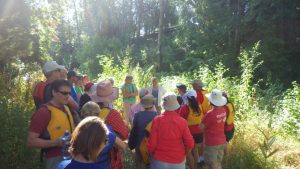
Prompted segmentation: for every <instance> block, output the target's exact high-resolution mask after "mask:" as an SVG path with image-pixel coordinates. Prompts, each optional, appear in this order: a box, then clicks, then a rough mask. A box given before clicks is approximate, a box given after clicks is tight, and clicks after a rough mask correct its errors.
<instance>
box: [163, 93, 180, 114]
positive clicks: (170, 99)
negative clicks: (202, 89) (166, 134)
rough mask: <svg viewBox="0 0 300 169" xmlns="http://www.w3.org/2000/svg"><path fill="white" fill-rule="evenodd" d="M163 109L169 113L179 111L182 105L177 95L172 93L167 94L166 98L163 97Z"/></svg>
mask: <svg viewBox="0 0 300 169" xmlns="http://www.w3.org/2000/svg"><path fill="white" fill-rule="evenodd" d="M162 100H163V104H162V106H163V108H164V109H165V110H167V111H174V110H177V109H179V107H180V105H179V103H178V101H177V96H176V95H175V93H172V92H167V93H166V94H165V95H164V96H163V99H162Z"/></svg>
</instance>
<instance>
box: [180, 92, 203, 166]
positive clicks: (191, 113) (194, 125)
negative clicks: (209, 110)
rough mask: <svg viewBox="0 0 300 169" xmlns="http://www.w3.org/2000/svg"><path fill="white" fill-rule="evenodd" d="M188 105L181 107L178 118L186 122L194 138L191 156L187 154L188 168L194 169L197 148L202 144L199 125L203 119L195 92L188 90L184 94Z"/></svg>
mask: <svg viewBox="0 0 300 169" xmlns="http://www.w3.org/2000/svg"><path fill="white" fill-rule="evenodd" d="M185 95H186V97H187V100H188V103H187V104H186V105H183V106H182V107H181V109H180V113H179V114H180V116H182V117H183V118H184V119H186V120H187V123H188V126H189V130H190V132H191V134H192V136H193V138H194V141H195V146H194V148H193V150H192V153H191V154H188V158H187V160H188V162H189V168H190V169H194V168H195V164H196V162H197V161H198V157H199V153H198V147H199V146H201V145H200V144H201V143H202V142H203V131H202V130H201V129H200V128H199V125H200V123H201V121H202V118H203V110H202V107H201V105H199V104H198V102H197V100H196V98H197V93H196V91H195V90H189V91H187V92H186V94H185Z"/></svg>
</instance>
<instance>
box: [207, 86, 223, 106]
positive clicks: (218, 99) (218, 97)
mask: <svg viewBox="0 0 300 169" xmlns="http://www.w3.org/2000/svg"><path fill="white" fill-rule="evenodd" d="M205 96H206V97H207V98H208V100H209V101H210V102H211V103H212V104H214V105H215V106H224V105H225V104H226V102H227V99H226V98H225V97H224V96H223V95H222V92H221V91H220V90H218V89H214V90H212V91H211V93H209V94H206V95H205Z"/></svg>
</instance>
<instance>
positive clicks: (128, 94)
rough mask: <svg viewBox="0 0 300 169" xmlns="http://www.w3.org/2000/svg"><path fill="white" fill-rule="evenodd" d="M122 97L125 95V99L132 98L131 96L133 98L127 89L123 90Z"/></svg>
mask: <svg viewBox="0 0 300 169" xmlns="http://www.w3.org/2000/svg"><path fill="white" fill-rule="evenodd" d="M122 95H123V97H125V98H127V97H130V96H131V94H130V93H128V92H126V90H125V88H122Z"/></svg>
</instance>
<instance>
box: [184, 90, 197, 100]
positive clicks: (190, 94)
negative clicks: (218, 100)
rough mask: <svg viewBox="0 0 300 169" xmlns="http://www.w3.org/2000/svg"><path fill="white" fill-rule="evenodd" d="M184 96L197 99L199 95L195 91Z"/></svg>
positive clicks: (190, 91) (189, 91)
mask: <svg viewBox="0 0 300 169" xmlns="http://www.w3.org/2000/svg"><path fill="white" fill-rule="evenodd" d="M184 95H185V96H186V97H188V98H192V96H193V97H195V98H197V93H196V91H195V90H188V91H187V92H186V93H185V94H184Z"/></svg>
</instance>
